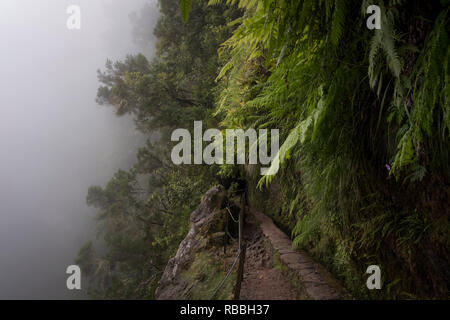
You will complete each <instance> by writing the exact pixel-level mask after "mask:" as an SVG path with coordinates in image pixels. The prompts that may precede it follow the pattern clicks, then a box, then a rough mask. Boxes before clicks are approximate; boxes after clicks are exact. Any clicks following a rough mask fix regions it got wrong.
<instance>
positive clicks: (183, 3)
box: [179, 0, 192, 23]
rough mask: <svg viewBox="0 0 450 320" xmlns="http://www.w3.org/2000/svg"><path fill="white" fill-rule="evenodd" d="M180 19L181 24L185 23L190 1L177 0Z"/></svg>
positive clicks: (189, 9)
mask: <svg viewBox="0 0 450 320" xmlns="http://www.w3.org/2000/svg"><path fill="white" fill-rule="evenodd" d="M179 5H180V12H181V19H183V23H186V21H187V19H188V17H189V11H191V5H192V1H191V0H179Z"/></svg>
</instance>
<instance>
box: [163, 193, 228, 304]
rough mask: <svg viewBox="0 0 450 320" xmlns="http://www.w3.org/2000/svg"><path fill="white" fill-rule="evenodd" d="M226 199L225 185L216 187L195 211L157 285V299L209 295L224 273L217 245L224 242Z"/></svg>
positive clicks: (206, 195) (194, 297) (206, 194)
mask: <svg viewBox="0 0 450 320" xmlns="http://www.w3.org/2000/svg"><path fill="white" fill-rule="evenodd" d="M224 201H225V192H224V190H223V188H222V187H220V186H217V187H213V188H212V189H210V190H209V191H208V192H206V193H205V195H204V196H203V198H202V201H201V203H200V205H199V206H198V208H197V209H196V210H195V211H193V212H192V213H191V216H190V223H191V224H190V229H189V232H188V234H187V236H186V238H185V239H184V240H183V241H182V242H181V243H180V246H179V247H178V251H177V253H176V255H175V257H173V258H172V259H170V260H169V262H168V264H167V266H166V268H165V270H164V273H163V276H162V278H161V280H160V281H159V283H158V288H157V289H156V293H155V295H156V299H159V300H169V299H191V298H192V299H198V298H202V294H204V295H207V294H208V291H210V290H209V288H208V286H209V284H211V285H213V284H214V283H215V282H216V279H220V278H221V277H222V274H221V273H222V270H221V266H222V265H223V263H222V264H220V262H219V261H215V258H216V257H217V256H218V254H217V253H218V251H220V247H217V246H216V245H217V244H218V243H220V241H217V238H218V234H219V236H220V234H221V232H222V231H223V230H224V224H225V219H226V213H225V210H224V209H223V208H222V207H223V204H224ZM219 238H220V237H219ZM200 291H201V292H200Z"/></svg>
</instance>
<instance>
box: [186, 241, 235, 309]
mask: <svg viewBox="0 0 450 320" xmlns="http://www.w3.org/2000/svg"><path fill="white" fill-rule="evenodd" d="M217 250H220V249H217ZM217 250H210V251H202V252H199V253H197V254H196V255H195V257H194V259H193V262H192V264H191V265H190V267H189V269H188V270H186V271H185V272H183V273H182V274H181V279H182V280H184V281H186V282H187V283H188V287H187V288H186V292H185V297H186V299H191V300H209V299H210V298H211V296H212V295H213V293H214V291H215V290H216V288H217V287H218V286H219V284H220V283H221V282H222V280H223V279H224V278H225V276H226V273H227V272H228V268H229V267H230V266H228V265H225V264H224V263H223V258H221V257H219V255H218V251H217ZM235 282H236V272H235V271H234V272H232V274H231V275H230V277H229V278H228V279H227V280H226V281H225V283H224V285H223V286H222V288H221V289H220V290H219V291H218V293H217V296H216V299H217V300H229V299H231V298H232V295H233V287H234V284H235Z"/></svg>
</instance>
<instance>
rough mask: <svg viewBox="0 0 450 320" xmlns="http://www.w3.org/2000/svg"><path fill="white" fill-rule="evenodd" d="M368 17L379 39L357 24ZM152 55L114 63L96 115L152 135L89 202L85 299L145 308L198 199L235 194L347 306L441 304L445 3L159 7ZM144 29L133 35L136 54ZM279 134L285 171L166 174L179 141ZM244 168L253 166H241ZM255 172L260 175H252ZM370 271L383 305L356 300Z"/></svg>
mask: <svg viewBox="0 0 450 320" xmlns="http://www.w3.org/2000/svg"><path fill="white" fill-rule="evenodd" d="M370 5H377V6H378V7H379V8H380V19H381V20H380V24H381V28H380V29H373V30H370V29H368V28H367V26H366V23H367V18H368V17H369V14H367V8H368V7H369V6H370ZM159 8H160V18H159V20H158V22H157V24H156V27H155V28H154V30H153V34H154V36H155V37H156V39H157V46H156V54H155V56H154V57H152V58H151V59H150V58H149V57H146V56H144V55H143V54H135V55H129V56H127V58H126V59H124V60H123V61H110V60H108V61H107V62H106V64H105V66H104V67H103V68H102V69H101V70H100V71H99V72H98V79H99V81H100V83H101V86H100V87H99V88H98V94H97V102H98V103H99V104H100V105H106V106H110V107H112V108H113V110H114V112H115V113H116V114H117V116H121V115H125V114H131V115H132V116H133V118H134V121H135V125H136V128H137V129H138V130H140V131H141V132H143V133H145V134H146V135H147V136H148V141H147V144H146V146H145V147H142V148H140V149H139V151H138V153H137V162H136V164H135V165H134V167H133V168H132V169H131V170H129V171H124V170H119V171H117V172H116V174H115V175H114V176H113V177H112V178H111V180H110V181H109V182H108V184H106V186H92V187H90V188H89V190H88V194H87V203H88V204H89V205H90V206H93V207H95V208H97V210H98V214H97V216H96V217H95V223H96V228H97V233H98V237H99V238H100V239H102V240H103V241H104V243H105V250H103V251H102V250H100V251H99V250H94V247H95V246H94V242H95V241H90V242H88V243H86V244H85V245H84V246H83V247H82V248H80V251H79V254H78V257H77V258H76V263H77V264H79V265H80V266H81V267H82V270H83V272H84V273H85V274H86V275H88V277H89V283H90V289H89V293H90V295H91V297H92V298H95V299H154V298H155V290H156V288H157V286H158V281H159V280H160V278H161V275H162V273H163V271H164V268H165V266H166V264H167V262H168V260H169V259H170V258H171V257H173V256H174V255H175V253H176V251H177V248H178V245H179V244H180V242H181V241H182V240H183V238H184V237H185V236H186V234H187V231H188V226H189V214H190V213H191V212H192V211H193V210H194V209H195V208H196V207H197V206H198V205H199V203H200V199H201V197H202V195H203V194H204V193H205V192H206V191H207V190H208V189H209V188H211V187H213V186H215V185H218V184H221V185H223V186H224V187H225V188H227V189H228V190H229V191H230V192H232V190H233V189H235V188H237V185H240V184H242V182H244V184H245V188H246V192H247V194H248V202H249V206H251V207H254V208H257V209H258V210H260V211H261V212H264V213H265V214H267V215H269V216H270V217H271V218H272V219H273V220H274V221H275V223H276V224H277V225H278V226H279V227H280V228H281V229H282V230H283V231H284V232H286V233H287V234H288V235H289V236H290V237H291V239H292V241H293V245H294V246H295V247H296V248H299V249H303V250H305V251H306V252H308V253H309V254H310V255H311V256H312V257H314V258H315V259H316V260H317V261H320V262H321V263H322V264H323V265H324V266H326V268H327V269H328V270H329V271H330V272H331V273H332V274H333V275H334V276H335V277H336V278H337V279H339V280H340V281H341V282H342V284H343V286H344V287H345V288H346V290H347V291H348V292H350V293H351V294H352V295H353V297H355V298H358V299H448V298H449V297H450V294H449V293H450V271H449V270H450V265H449V261H450V252H449V251H450V250H449V249H450V224H449V218H450V210H449V207H450V159H449V155H450V154H449V153H450V151H449V150H450V148H449V147H450V81H449V77H450V72H449V64H450V46H449V44H450V40H449V31H450V28H449V26H450V23H449V22H450V1H448V0H440V1H439V0H434V1H420V0H411V1H405V0H372V1H367V0H363V1H356V0H333V1H331V0H296V1H294V0H261V1H257V0H209V1H208V0H160V1H159ZM145 14H146V12H145V11H143V12H142V13H141V16H140V17H139V19H136V21H135V33H136V34H137V35H140V36H141V37H148V36H149V30H146V29H145V26H146V24H145V19H146V15H145ZM194 121H202V122H203V126H204V127H205V128H219V129H220V130H221V131H223V132H225V130H226V129H243V130H247V129H273V128H276V129H279V132H280V148H279V151H278V153H277V157H278V159H279V164H280V169H279V170H278V172H276V174H270V175H265V176H262V175H260V174H259V165H249V164H245V165H230V164H212V165H207V164H198V165H176V164H174V163H173V162H172V161H171V157H170V154H171V150H172V148H173V146H174V143H173V142H172V141H171V138H170V137H171V133H172V132H173V131H174V130H175V129H177V128H187V129H189V130H190V131H192V129H193V124H194ZM247 156H248V155H247ZM254 167H256V168H257V170H254V169H255V168H254ZM369 265H380V266H381V267H382V270H383V279H382V281H383V290H373V291H371V290H367V288H366V287H365V285H361V284H364V282H365V274H364V272H365V270H366V268H367V266H369Z"/></svg>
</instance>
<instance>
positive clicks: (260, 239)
mask: <svg viewBox="0 0 450 320" xmlns="http://www.w3.org/2000/svg"><path fill="white" fill-rule="evenodd" d="M246 220H247V221H246V226H245V231H244V240H245V241H246V243H247V253H246V258H245V259H246V260H245V267H244V280H243V282H242V287H241V296H240V298H241V300H254V299H263V300H295V299H313V300H329V299H344V298H348V295H347V294H345V293H344V291H343V290H342V289H341V287H340V285H339V283H338V281H337V280H335V279H334V278H333V277H332V275H331V274H330V273H329V272H327V271H326V270H325V269H324V268H323V267H322V266H321V265H320V264H318V263H316V262H315V261H314V260H313V259H312V258H311V257H310V256H309V255H308V254H306V253H305V252H303V251H298V250H294V249H292V242H291V241H290V239H289V237H288V236H287V235H286V234H284V233H283V232H282V231H281V230H280V229H278V227H276V226H275V224H274V223H273V221H272V220H271V219H270V218H269V217H267V216H266V215H264V214H262V213H259V212H255V211H253V212H251V213H250V214H249V217H247V219H246Z"/></svg>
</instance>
